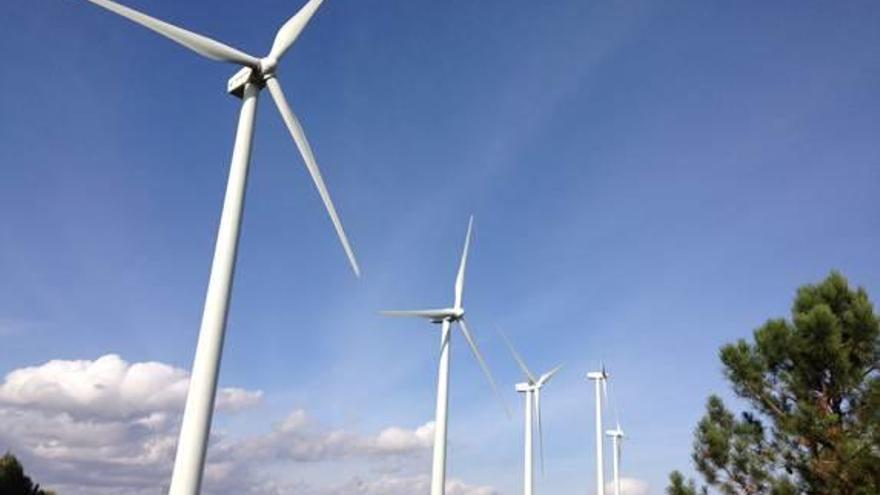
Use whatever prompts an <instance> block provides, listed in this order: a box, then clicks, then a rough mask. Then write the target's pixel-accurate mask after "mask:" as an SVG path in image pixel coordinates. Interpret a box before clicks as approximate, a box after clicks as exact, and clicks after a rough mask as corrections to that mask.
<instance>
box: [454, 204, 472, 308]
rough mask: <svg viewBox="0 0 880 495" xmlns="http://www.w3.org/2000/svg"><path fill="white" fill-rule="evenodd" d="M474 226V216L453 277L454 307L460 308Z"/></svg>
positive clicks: (470, 221) (469, 222)
mask: <svg viewBox="0 0 880 495" xmlns="http://www.w3.org/2000/svg"><path fill="white" fill-rule="evenodd" d="M473 226H474V216H473V215H471V218H470V220H468V229H467V235H466V236H465V238H464V249H463V250H462V252H461V263H460V264H459V265H458V275H456V277H455V307H456V308H461V299H462V294H463V293H464V270H465V267H467V257H468V249H469V248H470V245H471V229H473Z"/></svg>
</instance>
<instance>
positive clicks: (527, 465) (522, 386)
mask: <svg viewBox="0 0 880 495" xmlns="http://www.w3.org/2000/svg"><path fill="white" fill-rule="evenodd" d="M501 336H502V337H503V338H504V341H505V342H506V343H507V347H509V348H510V352H511V354H513V359H515V360H516V363H517V364H518V365H519V368H520V369H521V370H522V372H523V374H525V376H526V381H525V382H524V383H517V384H516V391H517V392H520V393H522V394H525V397H526V412H525V428H526V441H525V462H524V463H523V494H524V495H532V494H533V493H534V491H535V484H534V473H535V467H534V461H533V460H532V453H533V450H534V449H533V448H532V431H533V429H534V425H535V423H537V426H538V446H539V450H540V451H541V474H543V473H544V432H543V427H542V425H541V387H543V386H544V385H546V384H547V382H549V381H550V379H551V378H553V375H555V374H556V372H557V371H559V370H560V368H562V365H561V364H560V365H559V366H557V367H555V368H553V369H552V370H550V371H548V372H547V373H544V374H543V375H541V376H540V377H537V378H536V377H535V375H534V374H532V372H531V371H529V368H528V367H527V366H526V363H525V361H523V359H522V358H521V357H520V355H519V354H518V353H517V352H516V349H514V348H513V344H511V343H510V340H509V339H508V338H507V336H506V335H504V334H503V333H502V334H501ZM532 411H534V413H535V417H536V418H535V421H533V420H532Z"/></svg>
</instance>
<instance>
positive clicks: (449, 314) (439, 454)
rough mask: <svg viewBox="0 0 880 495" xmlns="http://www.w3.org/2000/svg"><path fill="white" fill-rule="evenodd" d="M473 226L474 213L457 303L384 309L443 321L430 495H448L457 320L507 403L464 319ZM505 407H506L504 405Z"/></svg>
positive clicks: (463, 255) (390, 313)
mask: <svg viewBox="0 0 880 495" xmlns="http://www.w3.org/2000/svg"><path fill="white" fill-rule="evenodd" d="M473 225H474V217H473V215H471V217H470V220H469V221H468V229H467V235H466V236H465V239H464V250H463V251H462V253H461V263H460V264H459V266H458V275H457V276H456V277H455V302H454V304H453V306H452V307H451V308H443V309H425V310H410V311H382V314H384V315H386V316H409V317H417V318H426V319H428V320H430V321H431V323H439V324H441V332H440V333H441V337H440V365H439V369H438V376H437V409H436V412H435V420H434V461H433V464H432V468H431V495H445V486H446V429H447V424H448V418H447V413H448V412H449V340H450V337H451V336H452V335H451V333H452V332H451V327H452V324H453V323H458V328H460V329H461V333H462V335H463V336H464V338H465V340H467V343H468V345H469V346H470V348H471V351H472V352H473V354H474V357H475V358H476V359H477V362H478V363H479V364H480V368H482V369H483V373H484V374H485V375H486V378H487V379H488V380H489V385H491V386H492V390H493V391H494V392H495V395H496V396H497V397H498V399H499V400H500V401H501V402H502V404H503V403H504V400H503V399H502V398H501V395H500V394H499V393H498V387H496V386H495V380H494V379H493V378H492V373H491V372H490V371H489V367H488V366H487V365H486V361H485V360H483V356H482V355H481V354H480V351H479V349H477V344H476V342H474V339H473V336H471V332H470V331H469V330H468V326H467V323H466V322H465V319H464V314H465V312H464V307H463V306H462V295H463V293H464V272H465V267H466V266H467V257H468V249H469V248H470V242H471V230H472V229H473ZM505 409H506V407H505Z"/></svg>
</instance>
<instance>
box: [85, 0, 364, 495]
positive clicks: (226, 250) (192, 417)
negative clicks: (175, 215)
mask: <svg viewBox="0 0 880 495" xmlns="http://www.w3.org/2000/svg"><path fill="white" fill-rule="evenodd" d="M89 1H90V2H92V3H94V4H96V5H99V6H101V7H103V8H105V9H107V10H110V11H112V12H114V13H116V14H119V15H120V16H122V17H125V18H127V19H129V20H131V21H132V22H135V23H137V24H140V25H141V26H143V27H145V28H147V29H150V30H152V31H155V32H156V33H158V34H160V35H162V36H164V37H166V38H168V39H170V40H172V41H174V42H176V43H178V44H181V45H183V46H185V47H186V48H189V49H190V50H192V51H194V52H196V53H198V54H200V55H202V56H204V57H207V58H209V59H212V60H218V61H222V62H229V63H232V64H235V65H240V66H243V68H242V69H241V70H240V71H238V72H237V73H236V74H235V75H233V76H232V78H230V79H229V82H228V83H227V91H228V92H229V93H231V94H233V95H235V96H237V97H239V98H241V99H242V104H241V114H240V116H239V120H238V129H237V131H236V135H235V145H234V148H233V151H232V160H231V165H230V170H229V180H228V183H227V185H226V196H225V198H224V200H223V212H222V214H221V216H220V228H219V230H218V232H217V243H216V246H215V248H214V261H213V264H212V265H211V276H210V279H209V281H208V291H207V295H206V297H205V308H204V312H203V313H202V324H201V328H200V329H199V339H198V344H197V345H196V353H195V358H194V360H193V368H192V375H191V380H190V386H189V393H188V394H187V398H186V407H185V409H184V413H183V423H182V425H181V429H180V439H179V441H178V444H177V457H176V458H175V461H174V471H173V474H172V476H171V487H170V490H169V494H170V495H196V494H197V493H199V489H200V486H201V482H202V472H203V469H204V465H205V451H206V450H207V444H208V434H209V432H210V428H211V416H212V414H213V411H214V399H215V395H216V392H217V374H218V372H219V369H220V357H221V355H222V351H223V337H224V334H225V332H226V317H227V314H228V310H229V298H230V292H231V291H232V281H233V273H234V271H235V260H236V254H237V251H238V239H239V229H240V227H241V216H242V211H243V209H244V194H245V189H246V185H247V176H248V168H249V165H250V156H251V141H252V138H253V131H254V118H255V116H256V112H257V96H258V95H259V93H260V90H262V89H263V88H264V87H268V88H269V93H270V94H271V95H272V98H273V99H274V100H275V105H276V106H277V107H278V111H279V112H281V118H282V119H283V120H284V123H285V124H286V125H287V129H288V131H289V132H290V135H291V136H292V137H293V140H294V142H296V146H297V148H299V152H300V154H301V155H302V157H303V161H304V162H305V165H306V168H307V169H308V171H309V174H311V176H312V180H313V181H314V183H315V187H317V189H318V194H319V195H320V196H321V199H322V200H323V201H324V206H325V208H326V209H327V212H328V213H329V214H330V219H331V220H332V221H333V226H334V227H335V229H336V234H337V235H338V236H339V240H340V241H341V242H342V247H343V249H344V250H345V254H346V255H347V256H348V260H349V262H350V263H351V266H352V269H354V272H355V274H356V275H360V269H359V268H358V264H357V261H356V260H355V257H354V253H353V251H352V249H351V246H350V245H349V242H348V238H347V237H346V235H345V231H344V230H343V228H342V223H341V222H340V221H339V217H338V215H337V214H336V208H335V207H334V206H333V202H332V201H331V200H330V194H329V193H328V192H327V186H326V185H325V184H324V179H323V178H322V177H321V172H320V170H319V169H318V164H317V162H316V161H315V157H314V155H313V154H312V149H311V147H310V146H309V142H308V141H307V140H306V135H305V133H304V132H303V129H302V126H301V125H300V123H299V120H298V119H297V118H296V116H295V115H294V114H293V111H292V110H291V109H290V105H289V104H288V103H287V99H286V98H285V96H284V93H283V92H282V90H281V85H280V84H279V83H278V77H277V68H278V61H279V59H281V57H282V56H283V55H284V54H285V53H286V52H287V50H288V49H289V48H290V47H291V46H292V45H293V43H294V41H296V39H297V38H298V37H299V35H300V33H301V32H302V30H303V28H305V26H306V24H307V23H308V22H309V20H310V19H311V18H312V15H314V13H315V11H316V10H317V9H318V7H319V6H320V5H321V3H322V1H323V0H309V1H308V2H307V3H306V4H305V5H304V6H303V7H302V9H300V10H299V12H297V13H296V14H295V15H294V16H293V17H291V18H290V19H289V20H288V21H287V22H286V23H284V25H283V26H281V29H279V30H278V33H277V34H276V35H275V41H274V42H273V43H272V48H271V50H270V51H269V54H268V55H267V56H265V57H263V58H256V57H254V56H251V55H248V54H247V53H244V52H242V51H240V50H238V49H236V48H233V47H231V46H228V45H225V44H223V43H220V42H219V41H216V40H213V39H211V38H208V37H206V36H202V35H200V34H196V33H194V32H191V31H187V30H186V29H183V28H180V27H177V26H174V25H171V24H169V23H167V22H164V21H160V20H159V19H155V18H153V17H150V16H148V15H146V14H144V13H141V12H138V11H137V10H134V9H131V8H128V7H125V6H123V5H120V4H118V3H115V2H112V1H110V0H89ZM243 13H246V9H245V11H243ZM242 20H243V19H242Z"/></svg>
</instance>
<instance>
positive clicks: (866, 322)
mask: <svg viewBox="0 0 880 495" xmlns="http://www.w3.org/2000/svg"><path fill="white" fill-rule="evenodd" d="M791 313H792V314H791V318H790V319H789V320H785V319H774V320H770V321H768V322H767V323H765V324H764V325H763V326H761V327H760V328H758V329H757V330H755V332H754V335H753V341H752V342H748V341H746V340H745V339H741V340H739V341H738V342H736V343H734V344H729V345H725V346H724V347H722V348H721V352H720V357H721V362H722V365H723V369H724V375H725V377H726V378H727V380H728V381H729V382H730V384H731V386H732V388H733V391H734V393H736V395H737V396H739V397H740V398H742V399H744V400H745V402H746V403H747V404H748V406H750V408H751V410H750V411H745V412H742V413H741V414H740V415H739V416H736V415H734V413H732V412H731V411H729V410H728V409H727V408H726V406H725V405H724V403H723V401H722V400H721V399H720V398H718V397H716V396H712V397H710V398H709V400H708V402H707V405H706V414H705V415H704V416H703V418H702V419H701V420H700V422H699V424H698V425H697V428H696V430H695V432H694V450H693V455H692V458H693V461H694V464H695V465H696V468H697V471H698V472H699V473H700V474H701V475H702V477H703V479H704V480H705V482H706V483H707V484H708V485H709V486H711V487H713V488H715V489H716V490H718V491H719V492H720V493H722V494H725V495H764V494H767V495H876V494H878V493H880V324H878V318H877V315H876V314H875V313H874V308H873V306H872V304H871V302H870V300H869V298H868V294H867V293H866V292H865V290H864V289H862V288H858V289H852V288H850V286H849V284H848V282H847V280H846V279H845V278H844V277H843V276H841V275H840V274H839V273H837V272H832V273H831V275H830V276H829V277H828V278H826V279H825V280H824V281H823V282H821V283H819V284H817V285H807V286H804V287H802V288H800V289H799V290H798V291H797V295H796V297H795V301H794V304H793V306H792V312H791ZM673 474H675V475H676V476H677V477H675V478H673V477H670V481H671V485H670V487H669V489H668V490H667V492H668V493H670V494H676V495H693V492H689V491H687V489H688V487H689V486H690V488H694V485H688V484H686V483H685V481H684V479H683V477H681V475H680V474H679V473H673ZM694 489H695V488H694ZM672 490H678V491H672ZM682 490H684V491H682Z"/></svg>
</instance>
